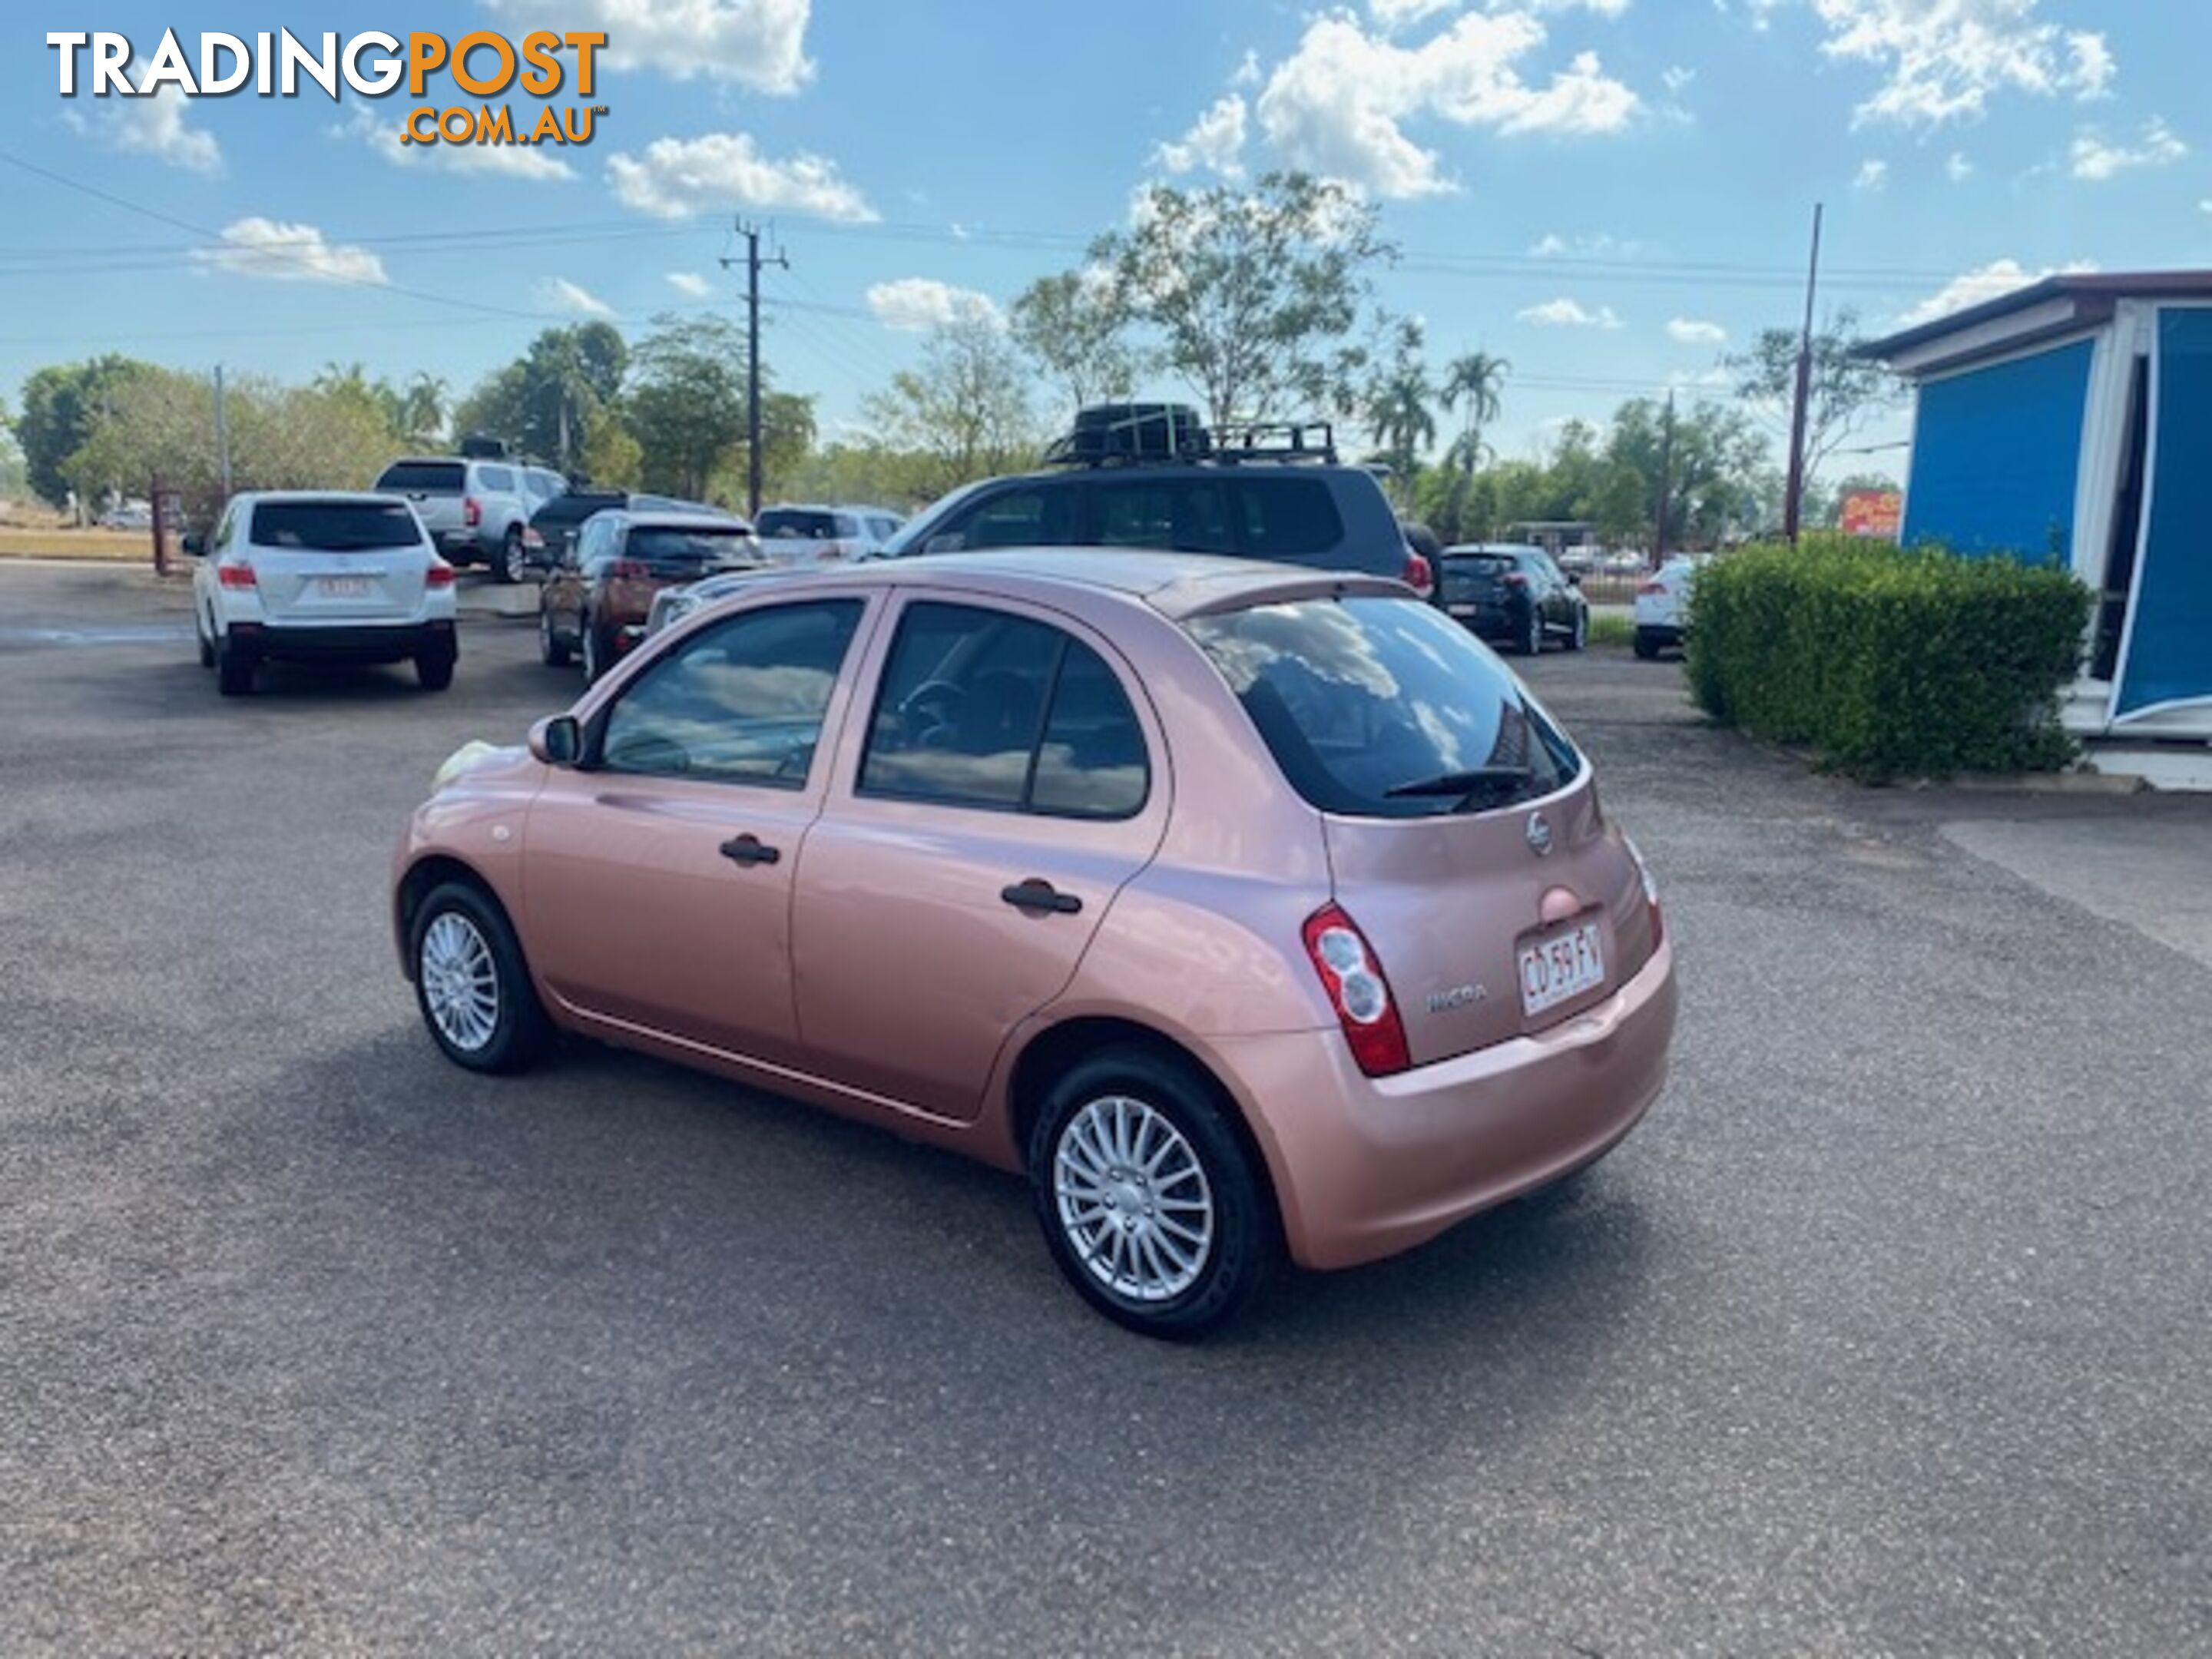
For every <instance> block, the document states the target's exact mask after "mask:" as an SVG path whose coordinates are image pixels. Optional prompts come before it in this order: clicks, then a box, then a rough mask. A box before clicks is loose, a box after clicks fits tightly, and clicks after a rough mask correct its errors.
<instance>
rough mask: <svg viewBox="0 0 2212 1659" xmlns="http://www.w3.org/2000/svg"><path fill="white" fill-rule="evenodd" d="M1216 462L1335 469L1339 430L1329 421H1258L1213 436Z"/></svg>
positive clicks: (1222, 430)
mask: <svg viewBox="0 0 2212 1659" xmlns="http://www.w3.org/2000/svg"><path fill="white" fill-rule="evenodd" d="M1212 439H1213V456H1212V459H1215V460H1217V461H1315V462H1318V463H1320V464H1322V465H1326V466H1334V465H1336V428H1335V427H1334V425H1333V424H1331V423H1330V422H1328V421H1255V422H1249V424H1244V425H1239V426H1231V427H1225V428H1221V429H1220V430H1219V431H1217V432H1215V433H1214V434H1213V435H1212Z"/></svg>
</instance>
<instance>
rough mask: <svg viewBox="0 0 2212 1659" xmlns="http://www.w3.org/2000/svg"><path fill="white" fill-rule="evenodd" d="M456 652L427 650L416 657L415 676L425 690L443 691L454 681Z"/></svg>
mask: <svg viewBox="0 0 2212 1659" xmlns="http://www.w3.org/2000/svg"><path fill="white" fill-rule="evenodd" d="M455 656H456V653H453V652H451V651H425V652H424V653H422V655H421V656H419V657H417V658H416V659H415V678H416V681H417V682H418V683H419V684H421V685H422V689H423V690H425V691H443V690H446V689H447V687H448V686H450V685H452V684H453V663H454V660H455Z"/></svg>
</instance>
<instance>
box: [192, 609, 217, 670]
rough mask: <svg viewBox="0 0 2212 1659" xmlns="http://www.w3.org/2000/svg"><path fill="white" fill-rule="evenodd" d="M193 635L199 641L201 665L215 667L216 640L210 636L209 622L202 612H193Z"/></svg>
mask: <svg viewBox="0 0 2212 1659" xmlns="http://www.w3.org/2000/svg"><path fill="white" fill-rule="evenodd" d="M192 635H193V636H194V637H195V638H196V639H197V640H198V641H199V645H200V666H201V667H203V668H212V667H214V666H215V641H213V640H211V639H210V638H209V637H208V635H207V624H206V623H205V621H204V620H203V618H202V617H201V616H200V613H199V612H198V611H193V612H192Z"/></svg>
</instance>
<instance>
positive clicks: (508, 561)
mask: <svg viewBox="0 0 2212 1659" xmlns="http://www.w3.org/2000/svg"><path fill="white" fill-rule="evenodd" d="M491 574H492V576H493V578H494V580H497V581H501V582H504V583H506V584H507V585H509V586H512V585H513V584H514V583H516V582H519V581H520V580H522V579H523V577H524V576H525V575H526V574H528V572H527V570H526V568H525V565H524V562H523V557H522V526H520V525H509V526H507V537H506V539H504V540H503V541H501V543H500V544H499V556H498V557H497V558H496V559H495V560H493V561H492V567H491Z"/></svg>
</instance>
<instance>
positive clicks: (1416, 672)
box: [1185, 597, 1582, 817]
mask: <svg viewBox="0 0 2212 1659" xmlns="http://www.w3.org/2000/svg"><path fill="white" fill-rule="evenodd" d="M1185 627H1186V629H1188V632H1189V633H1190V635H1191V636H1192V637H1193V638H1194V639H1195V640H1196V641H1198V643H1199V645H1200V647H1202V648H1203V649H1204V651H1205V652H1206V655H1207V656H1208V657H1209V658H1211V659H1212V661H1213V665H1214V666H1215V667H1216V668H1218V669H1219V670H1220V671H1221V674H1222V677H1223V678H1225V679H1226V680H1227V681H1228V682H1229V686H1230V689H1231V690H1232V691H1234V692H1235V693H1236V694H1237V701H1239V702H1242V703H1243V705H1244V710H1245V713H1247V714H1249V715H1250V716H1251V719H1252V724H1253V725H1254V726H1255V727H1257V728H1258V731H1259V733H1260V736H1261V738H1262V739H1263V740H1264V741H1265V742H1266V744H1267V748H1268V750H1270V751H1271V752H1272V753H1273V756H1274V757H1275V763H1276V764H1277V765H1278V766H1279V767H1280V768H1281V769H1282V771H1283V775H1284V776H1285V778H1286V779H1288V780H1289V781H1290V784H1291V787H1292V788H1294V789H1296V790H1297V792H1298V793H1299V794H1300V795H1302V796H1304V798H1305V799H1306V800H1307V801H1308V802H1310V804H1311V805H1315V806H1316V807H1318V808H1320V809H1321V810H1322V811H1324V812H1338V813H1344V814H1346V815H1350V816H1356V817H1430V816H1432V815H1435V814H1437V813H1444V812H1453V811H1486V810H1489V809H1491V808H1494V807H1500V806H1510V805H1513V804H1515V803H1516V802H1518V801H1523V800H1530V799H1535V798H1537V797H1539V796H1541V795H1546V794H1549V793H1552V792H1553V790H1556V789H1559V788H1560V787H1563V786H1565V784H1567V783H1568V782H1570V781H1572V780H1573V779H1574V778H1575V777H1576V776H1577V775H1578V774H1579V773H1580V771H1581V769H1582V757H1580V756H1579V755H1578V754H1577V752H1576V751H1575V749H1574V746H1573V745H1572V744H1570V743H1569V742H1568V741H1567V738H1566V737H1565V734H1564V733H1563V732H1560V731H1559V728H1558V727H1557V726H1553V724H1552V722H1551V721H1550V720H1547V718H1546V717H1545V715H1544V714H1543V711H1542V710H1541V709H1540V708H1537V707H1536V706H1535V704H1534V702H1530V701H1529V699H1528V695H1527V694H1526V693H1525V692H1524V691H1523V690H1522V689H1521V685H1520V683H1519V682H1518V681H1516V679H1515V678H1513V676H1512V675H1511V674H1510V673H1509V672H1508V671H1506V669H1505V667H1504V665H1503V664H1501V663H1500V662H1498V659H1496V658H1495V657H1493V656H1492V655H1491V654H1490V653H1488V652H1487V651H1486V650H1484V649H1483V648H1482V647H1480V645H1478V644H1476V643H1475V641H1474V639H1473V638H1472V637H1471V636H1470V635H1468V632H1467V630H1466V629H1463V628H1462V627H1460V626H1459V625H1458V624H1457V623H1454V622H1452V621H1451V620H1449V618H1448V617H1444V616H1443V614H1442V613H1440V612H1439V611H1437V610H1436V608H1435V607H1434V606H1432V605H1426V604H1424V603H1423V602H1421V601H1419V600H1418V599H1385V598H1365V597H1361V598H1353V599H1300V600H1293V601H1290V602H1287V603H1284V604H1278V605H1255V606H1253V607H1251V608H1249V609H1248V610H1243V611H1230V612H1227V613H1225V614H1222V615H1218V616H1206V617H1194V618H1192V619H1191V620H1190V621H1189V622H1188V623H1186V624H1185Z"/></svg>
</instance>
